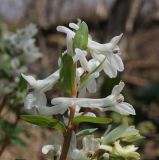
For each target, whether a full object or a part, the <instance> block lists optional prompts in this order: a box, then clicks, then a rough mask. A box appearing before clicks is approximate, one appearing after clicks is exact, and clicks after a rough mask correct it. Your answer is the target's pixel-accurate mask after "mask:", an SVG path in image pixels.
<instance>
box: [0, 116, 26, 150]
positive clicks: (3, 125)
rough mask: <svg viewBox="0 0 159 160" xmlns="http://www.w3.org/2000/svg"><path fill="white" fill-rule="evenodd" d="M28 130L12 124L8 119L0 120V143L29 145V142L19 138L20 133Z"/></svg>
mask: <svg viewBox="0 0 159 160" xmlns="http://www.w3.org/2000/svg"><path fill="white" fill-rule="evenodd" d="M25 131H26V130H25V129H24V128H23V127H21V126H19V125H15V124H12V123H10V122H8V121H6V120H3V119H1V120H0V135H1V137H0V144H3V143H6V141H7V143H8V142H9V143H12V144H19V145H21V146H23V147H26V146H27V143H26V142H25V141H23V140H22V139H21V138H19V134H20V133H22V132H25Z"/></svg>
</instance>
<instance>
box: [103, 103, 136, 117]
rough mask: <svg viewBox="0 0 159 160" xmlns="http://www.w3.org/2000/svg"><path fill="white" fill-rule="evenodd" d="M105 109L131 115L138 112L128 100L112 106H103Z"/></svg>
mask: <svg viewBox="0 0 159 160" xmlns="http://www.w3.org/2000/svg"><path fill="white" fill-rule="evenodd" d="M103 111H114V112H118V113H120V114H121V115H130V114H131V115H135V114H136V113H135V110H134V108H133V106H132V105H130V104H129V103H126V102H122V103H119V104H117V105H115V106H111V107H105V108H103Z"/></svg>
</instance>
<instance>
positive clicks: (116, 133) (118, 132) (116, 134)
mask: <svg viewBox="0 0 159 160" xmlns="http://www.w3.org/2000/svg"><path fill="white" fill-rule="evenodd" d="M127 128H128V124H127V123H123V124H121V125H120V126H118V127H117V128H115V129H113V130H112V131H110V132H109V133H108V134H107V135H106V136H104V138H103V140H102V144H105V145H107V144H111V143H113V142H115V141H116V140H117V139H118V138H120V137H121V136H122V134H123V133H124V132H125V131H126V129H127Z"/></svg>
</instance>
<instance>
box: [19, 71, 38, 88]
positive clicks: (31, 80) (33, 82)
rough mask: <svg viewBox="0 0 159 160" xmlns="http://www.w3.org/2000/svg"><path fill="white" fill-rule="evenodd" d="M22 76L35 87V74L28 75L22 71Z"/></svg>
mask: <svg viewBox="0 0 159 160" xmlns="http://www.w3.org/2000/svg"><path fill="white" fill-rule="evenodd" d="M21 75H22V77H23V78H24V79H25V80H26V81H27V82H28V83H29V85H30V86H32V87H33V88H34V86H35V84H36V80H35V78H34V77H33V76H26V75H25V74H23V73H21Z"/></svg>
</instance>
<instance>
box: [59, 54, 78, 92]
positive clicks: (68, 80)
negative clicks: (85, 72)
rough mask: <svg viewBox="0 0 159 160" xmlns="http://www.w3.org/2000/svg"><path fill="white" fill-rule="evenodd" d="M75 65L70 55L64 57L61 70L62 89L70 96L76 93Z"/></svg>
mask: <svg viewBox="0 0 159 160" xmlns="http://www.w3.org/2000/svg"><path fill="white" fill-rule="evenodd" d="M74 76H75V75H74V63H73V59H72V57H71V56H70V55H69V54H65V55H64V56H63V57H62V67H61V70H60V84H61V89H62V90H63V91H64V92H65V93H68V94H72V93H74V79H75V78H74Z"/></svg>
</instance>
